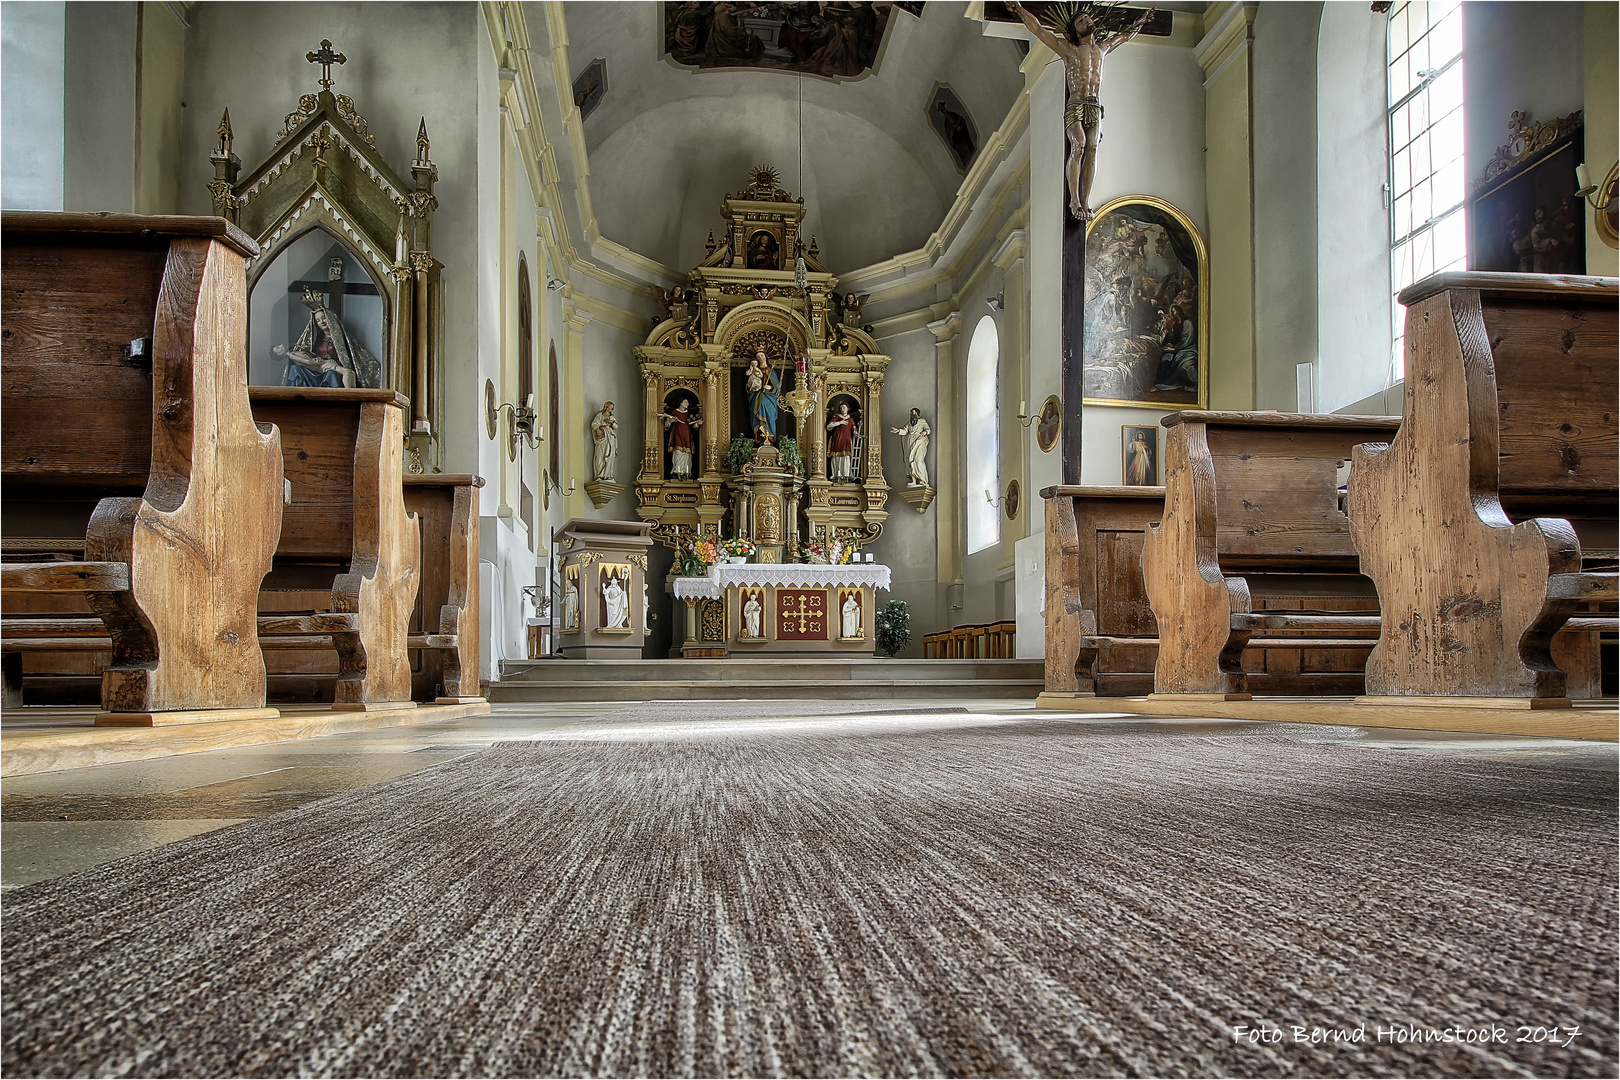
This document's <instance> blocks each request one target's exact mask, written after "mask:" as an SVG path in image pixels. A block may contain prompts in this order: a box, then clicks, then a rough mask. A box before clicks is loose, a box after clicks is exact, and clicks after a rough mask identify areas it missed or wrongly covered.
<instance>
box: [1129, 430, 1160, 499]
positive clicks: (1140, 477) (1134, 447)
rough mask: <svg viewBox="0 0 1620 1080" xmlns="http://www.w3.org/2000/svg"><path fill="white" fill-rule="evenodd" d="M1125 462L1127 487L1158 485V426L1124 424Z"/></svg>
mask: <svg viewBox="0 0 1620 1080" xmlns="http://www.w3.org/2000/svg"><path fill="white" fill-rule="evenodd" d="M1121 460H1122V461H1123V462H1124V473H1125V486H1126V487H1158V486H1159V485H1160V484H1161V483H1163V481H1162V480H1160V479H1159V429H1158V428H1156V427H1133V426H1132V425H1130V424H1126V425H1125V426H1124V453H1123V456H1122V458H1121Z"/></svg>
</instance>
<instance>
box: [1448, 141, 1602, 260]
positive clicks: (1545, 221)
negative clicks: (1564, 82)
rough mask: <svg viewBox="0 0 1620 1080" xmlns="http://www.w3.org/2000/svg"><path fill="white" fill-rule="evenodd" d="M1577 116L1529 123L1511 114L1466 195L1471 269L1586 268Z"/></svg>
mask: <svg viewBox="0 0 1620 1080" xmlns="http://www.w3.org/2000/svg"><path fill="white" fill-rule="evenodd" d="M1582 134H1583V132H1582V126H1581V118H1580V114H1578V113H1576V114H1572V115H1570V116H1565V117H1561V118H1559V119H1557V120H1554V121H1551V122H1550V123H1535V124H1531V123H1530V122H1529V118H1528V117H1527V116H1525V114H1523V113H1518V112H1516V113H1514V114H1513V115H1512V117H1511V118H1510V119H1509V120H1508V142H1507V145H1505V146H1501V147H1498V148H1497V151H1496V155H1495V156H1494V157H1492V158H1491V160H1490V162H1489V163H1488V164H1487V165H1486V166H1485V172H1484V174H1483V175H1482V176H1481V177H1480V178H1479V180H1477V181H1476V182H1475V185H1474V190H1473V193H1472V194H1471V195H1469V197H1468V226H1469V234H1470V235H1469V237H1468V267H1469V269H1470V270H1501V271H1507V272H1510V273H1520V274H1584V273H1586V207H1585V206H1584V205H1582V203H1583V202H1584V200H1582V199H1581V198H1580V197H1579V196H1578V195H1576V194H1575V191H1576V189H1577V188H1578V187H1579V184H1578V183H1577V181H1576V179H1575V167H1576V166H1577V165H1579V164H1580V163H1581V155H1582V152H1583V151H1582Z"/></svg>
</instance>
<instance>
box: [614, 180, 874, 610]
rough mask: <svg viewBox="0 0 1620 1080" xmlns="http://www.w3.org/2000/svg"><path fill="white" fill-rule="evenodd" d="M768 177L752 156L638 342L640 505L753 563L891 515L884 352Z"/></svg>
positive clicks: (790, 201) (796, 210)
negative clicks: (748, 545)
mask: <svg viewBox="0 0 1620 1080" xmlns="http://www.w3.org/2000/svg"><path fill="white" fill-rule="evenodd" d="M777 179H778V178H777V174H776V170H775V169H772V168H769V167H767V166H761V167H759V168H756V169H755V170H754V172H753V174H752V176H751V178H750V182H749V185H748V186H747V187H746V188H744V189H743V190H742V191H740V192H738V193H737V194H735V195H730V196H727V197H726V199H725V200H723V201H722V202H721V205H720V210H721V215H722V217H723V218H724V219H725V229H724V236H723V237H722V238H721V239H719V240H716V239H715V238H714V236H713V234H710V237H709V243H708V244H707V245H706V247H707V249H708V257H707V258H706V259H705V260H704V261H703V262H702V263H701V264H700V265H699V266H698V267H696V268H695V269H694V270H692V271H691V273H690V274H689V275H688V282H689V284H688V285H686V286H680V287H677V288H676V289H674V290H673V291H672V292H671V293H670V294H669V296H668V297H667V298H666V301H665V302H666V305H667V307H668V309H669V318H667V319H665V320H664V321H663V322H661V323H659V325H658V326H657V327H655V328H654V329H653V332H652V333H651V334H650V335H649V336H648V338H647V341H646V343H645V344H643V345H640V346H637V347H636V349H635V355H636V359H637V361H638V364H639V367H640V370H641V377H642V384H643V386H644V387H645V391H646V400H645V412H644V415H645V418H646V423H645V430H644V436H645V438H644V445H643V452H642V460H641V471H640V473H639V474H638V475H637V477H636V496H637V502H638V507H637V512H638V513H639V514H640V516H641V518H642V519H643V520H645V521H648V522H651V523H652V535H653V537H654V538H655V539H656V540H657V541H659V542H660V543H663V544H665V545H668V546H670V547H679V546H680V544H681V543H682V542H683V541H684V540H690V539H691V538H693V537H694V536H698V535H707V536H712V537H715V538H716V539H719V538H725V537H732V536H741V537H747V538H749V539H751V540H753V541H754V542H755V544H756V545H757V547H758V552H757V554H756V555H755V560H756V562H759V563H788V562H798V561H799V560H800V559H801V558H803V552H804V549H805V547H806V545H808V544H810V543H811V542H819V543H823V544H827V543H830V542H831V541H832V540H833V539H835V538H836V539H839V540H841V541H842V542H843V543H844V544H845V545H846V546H852V547H856V548H858V547H860V546H862V545H865V544H869V543H871V542H872V541H874V540H876V539H877V537H878V536H879V535H880V534H881V533H882V531H883V522H884V520H885V519H886V518H887V517H888V516H889V515H888V512H887V511H886V510H885V509H884V504H885V503H886V502H887V501H888V498H889V484H888V481H887V480H885V479H884V476H883V451H882V442H883V440H882V438H881V434H882V432H883V430H884V421H883V417H882V415H881V405H882V393H883V374H884V371H885V369H886V368H887V367H888V365H889V357H887V356H884V355H883V354H882V353H881V352H880V351H879V350H878V347H877V345H876V343H875V342H874V341H873V340H872V338H871V336H870V334H869V333H868V332H867V331H866V330H864V329H862V328H861V326H860V309H861V304H862V303H863V302H864V301H865V299H866V298H865V297H864V296H863V297H859V298H855V297H844V296H840V295H839V294H838V293H836V292H835V291H834V290H835V289H836V287H837V284H838V279H837V278H836V277H835V276H834V275H832V274H830V273H828V272H827V270H826V267H825V266H823V265H822V264H821V262H820V261H819V260H818V258H817V256H818V254H819V251H818V248H817V245H816V243H815V237H813V236H812V237H811V238H810V242H809V243H808V244H806V243H805V242H804V237H803V236H802V235H801V233H800V226H801V224H802V222H803V220H804V215H805V206H804V200H803V199H802V198H801V199H794V198H793V197H792V196H791V195H789V194H788V192H786V191H784V190H783V189H782V188H780V187H778V186H777ZM801 259H802V266H801V265H800V260H801ZM760 354H763V359H762V361H761V359H760ZM830 451H842V452H830ZM868 637H870V634H868Z"/></svg>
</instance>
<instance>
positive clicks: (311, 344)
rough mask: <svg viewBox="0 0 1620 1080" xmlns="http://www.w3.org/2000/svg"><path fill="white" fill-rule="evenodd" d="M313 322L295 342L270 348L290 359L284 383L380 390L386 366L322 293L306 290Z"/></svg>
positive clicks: (283, 379)
mask: <svg viewBox="0 0 1620 1080" xmlns="http://www.w3.org/2000/svg"><path fill="white" fill-rule="evenodd" d="M304 303H305V304H306V305H308V307H309V309H310V312H309V324H308V325H306V326H305V327H304V332H303V333H302V334H299V335H298V340H297V341H296V342H295V343H293V345H291V346H290V347H289V346H286V345H277V346H275V347H274V348H272V349H271V350H270V351H271V352H273V353H275V354H276V355H277V356H285V357H286V358H287V371H286V373H285V374H284V375H282V377H281V383H282V385H283V386H326V387H332V388H334V389H353V388H355V387H357V386H364V387H370V388H371V389H376V388H378V387H380V386H381V385H382V365H381V364H379V363H378V362H377V360H376V358H375V357H373V356H372V355H371V354H370V353H369V352H367V351H366V349H365V347H364V346H362V345H361V344H360V343H359V342H358V341H356V340H355V339H354V338H353V337H351V336H350V335H349V332H348V330H347V329H345V328H344V326H343V320H342V319H339V318H338V317H337V316H336V315H334V314H333V313H332V309H331V308H329V307H327V306H326V302H325V301H324V300H323V299H321V296H320V294H319V293H315V292H306V293H305V294H304Z"/></svg>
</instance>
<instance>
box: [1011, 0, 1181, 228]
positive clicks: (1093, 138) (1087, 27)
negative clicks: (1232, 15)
mask: <svg viewBox="0 0 1620 1080" xmlns="http://www.w3.org/2000/svg"><path fill="white" fill-rule="evenodd" d="M1007 6H1008V7H1009V8H1011V9H1012V11H1013V14H1015V15H1017V16H1018V17H1019V19H1021V20H1023V23H1024V25H1025V26H1027V27H1028V28H1029V32H1030V33H1032V34H1034V35H1035V38H1036V40H1038V41H1039V42H1040V43H1041V44H1043V45H1045V46H1046V47H1047V48H1048V49H1051V50H1052V51H1053V52H1054V53H1056V54H1057V55H1058V56H1060V57H1062V58H1063V67H1064V70H1065V71H1066V72H1067V73H1068V77H1069V100H1068V103H1067V104H1066V105H1065V106H1064V109H1063V127H1064V130H1065V131H1067V133H1068V136H1069V161H1068V167H1067V170H1066V171H1067V173H1068V179H1069V212H1070V213H1071V214H1073V215H1074V219H1075V220H1076V221H1090V220H1091V217H1092V214H1091V179H1092V176H1093V175H1094V174H1095V173H1096V171H1097V143H1098V142H1100V141H1101V140H1102V118H1103V107H1102V98H1101V96H1100V95H1101V94H1102V70H1103V58H1104V57H1106V56H1107V55H1108V54H1109V53H1111V52H1113V51H1114V50H1115V49H1117V48H1119V47H1120V46H1121V45H1123V44H1125V43H1126V42H1127V41H1130V40H1131V39H1132V38H1134V37H1135V36H1136V35H1137V34H1138V33H1140V32H1141V30H1142V28H1143V27H1144V26H1146V25H1147V22H1148V19H1150V18H1152V16H1153V11H1152V9H1148V10H1146V11H1144V12H1142V14H1141V15H1140V16H1138V17H1137V19H1136V21H1135V22H1133V23H1131V24H1130V25H1129V26H1126V27H1123V28H1121V29H1118V30H1109V29H1105V28H1103V27H1102V26H1101V25H1099V23H1100V21H1101V19H1100V18H1099V16H1101V15H1102V14H1103V11H1104V9H1105V8H1106V7H1107V5H1100V4H1099V5H1094V4H1089V3H1083V4H1051V5H1048V7H1047V9H1046V13H1045V14H1046V17H1047V18H1048V19H1053V16H1054V14H1055V15H1056V18H1055V19H1053V22H1052V24H1051V25H1050V27H1048V26H1043V25H1042V24H1041V22H1040V20H1038V19H1036V18H1035V16H1033V15H1031V14H1030V13H1029V12H1028V11H1027V10H1025V8H1024V5H1023V4H1021V3H1019V2H1018V0H1007ZM1054 31H1056V33H1054ZM1060 35H1061V36H1060Z"/></svg>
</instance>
